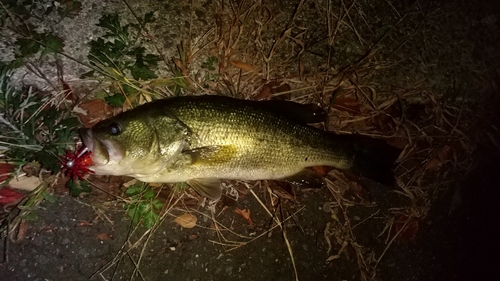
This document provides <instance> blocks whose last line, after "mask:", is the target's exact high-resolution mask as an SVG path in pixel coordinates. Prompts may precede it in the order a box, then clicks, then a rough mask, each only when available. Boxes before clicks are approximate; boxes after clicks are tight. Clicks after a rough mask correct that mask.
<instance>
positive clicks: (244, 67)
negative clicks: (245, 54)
mask: <svg viewBox="0 0 500 281" xmlns="http://www.w3.org/2000/svg"><path fill="white" fill-rule="evenodd" d="M229 63H230V64H232V65H234V66H236V67H237V68H240V69H242V70H243V71H245V72H256V70H255V67H254V66H253V65H250V64H248V63H245V62H242V61H239V60H232V61H230V62H229Z"/></svg>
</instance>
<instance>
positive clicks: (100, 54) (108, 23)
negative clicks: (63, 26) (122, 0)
mask: <svg viewBox="0 0 500 281" xmlns="http://www.w3.org/2000/svg"><path fill="white" fill-rule="evenodd" d="M153 21H154V17H153V12H150V13H147V14H146V15H145V16H144V18H142V19H139V24H131V23H129V24H126V25H122V24H121V23H120V20H119V17H118V15H117V14H106V15H103V16H102V17H101V18H100V19H99V23H98V24H97V26H99V27H101V28H103V29H104V30H105V31H106V33H105V34H104V35H103V36H102V37H99V38H97V39H96V40H92V41H90V43H89V45H90V52H89V55H88V58H89V61H90V63H91V65H93V66H94V67H96V69H98V70H99V71H98V73H97V75H101V76H102V75H104V76H105V77H108V78H109V77H111V78H113V79H114V80H115V81H117V82H118V87H114V91H112V96H115V95H119V96H123V94H125V95H126V96H127V97H128V98H129V99H130V100H133V98H134V97H135V96H136V95H137V94H138V93H139V91H140V88H141V85H140V83H139V82H138V81H140V80H150V79H155V78H158V76H157V75H156V74H155V72H154V69H156V68H157V66H158V62H159V61H160V60H161V58H160V57H159V56H158V55H154V54H151V53H148V52H147V51H146V48H145V47H143V45H144V43H145V41H144V40H143V39H142V36H141V31H142V30H143V28H144V26H145V25H146V24H148V23H152V22H153ZM95 75H96V73H95V70H92V71H90V72H89V73H86V74H85V76H95ZM128 75H130V76H131V77H132V78H133V79H134V80H135V81H133V80H131V79H129V78H127V76H128ZM125 100H126V98H125V97H123V98H114V97H110V98H108V99H106V101H108V102H109V103H110V105H112V106H122V105H123V103H124V102H125Z"/></svg>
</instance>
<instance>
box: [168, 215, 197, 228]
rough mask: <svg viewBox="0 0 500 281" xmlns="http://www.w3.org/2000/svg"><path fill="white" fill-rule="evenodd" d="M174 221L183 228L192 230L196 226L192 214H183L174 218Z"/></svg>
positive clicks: (195, 220)
mask: <svg viewBox="0 0 500 281" xmlns="http://www.w3.org/2000/svg"><path fill="white" fill-rule="evenodd" d="M174 221H175V222H176V223H177V224H178V225H180V226H182V227H184V228H193V227H195V226H196V222H197V221H198V219H197V218H196V217H195V216H194V215H193V214H190V213H185V214H182V215H180V216H178V217H176V218H175V220H174Z"/></svg>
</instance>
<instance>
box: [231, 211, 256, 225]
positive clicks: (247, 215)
mask: <svg viewBox="0 0 500 281" xmlns="http://www.w3.org/2000/svg"><path fill="white" fill-rule="evenodd" d="M235 211H236V213H237V214H238V215H240V216H242V217H243V218H244V219H245V220H246V221H247V222H248V224H249V225H250V226H253V221H252V218H251V217H250V210H248V209H243V210H241V209H239V208H236V209H235Z"/></svg>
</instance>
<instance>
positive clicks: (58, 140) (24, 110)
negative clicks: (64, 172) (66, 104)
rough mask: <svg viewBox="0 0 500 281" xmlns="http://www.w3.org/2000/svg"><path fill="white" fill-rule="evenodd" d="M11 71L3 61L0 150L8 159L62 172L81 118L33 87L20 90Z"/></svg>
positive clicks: (0, 103) (0, 93)
mask: <svg viewBox="0 0 500 281" xmlns="http://www.w3.org/2000/svg"><path fill="white" fill-rule="evenodd" d="M11 71H12V70H11V69H10V67H8V66H6V65H5V64H1V63H0V112H1V114H0V131H2V134H1V135H0V151H2V152H3V154H4V155H5V156H4V158H5V160H6V161H11V162H17V163H18V164H20V165H24V164H26V163H30V162H32V161H36V162H38V163H40V165H41V167H42V168H44V169H47V170H50V171H52V172H58V171H59V169H60V165H59V155H62V154H63V153H64V151H65V150H66V148H67V146H68V144H73V138H74V137H75V136H76V129H77V127H78V126H79V122H78V119H77V118H75V117H71V116H70V113H69V112H68V111H67V110H63V109H60V108H58V107H57V106H56V105H55V103H54V101H53V100H51V98H50V97H49V96H47V95H44V94H43V93H42V92H39V91H37V90H36V89H34V88H33V87H29V88H26V89H24V90H22V91H18V90H16V89H15V88H14V87H13V86H12V85H11V83H10V75H11Z"/></svg>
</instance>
